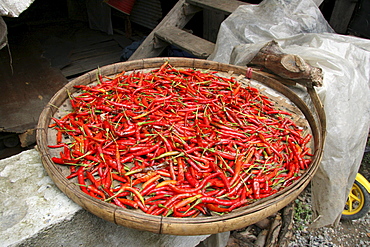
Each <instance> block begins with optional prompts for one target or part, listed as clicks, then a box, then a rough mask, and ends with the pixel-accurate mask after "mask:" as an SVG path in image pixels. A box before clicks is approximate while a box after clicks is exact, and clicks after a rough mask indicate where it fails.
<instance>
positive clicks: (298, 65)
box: [249, 40, 323, 87]
mask: <svg viewBox="0 0 370 247" xmlns="http://www.w3.org/2000/svg"><path fill="white" fill-rule="evenodd" d="M249 65H259V66H263V67H265V68H266V69H268V70H270V71H271V72H272V73H274V74H276V75H278V76H280V77H283V78H286V79H290V80H295V81H296V82H298V83H300V84H302V85H303V86H310V87H311V86H322V81H323V74H322V69H321V68H317V67H313V66H311V65H309V64H308V63H306V62H305V61H304V60H303V58H301V57H300V56H298V55H293V54H286V53H283V51H282V50H281V48H280V46H279V44H278V43H277V42H276V41H274V40H273V41H270V42H268V43H267V44H266V45H265V46H264V47H262V48H261V50H260V51H259V52H258V53H257V55H256V56H255V57H254V58H253V59H252V60H251V61H250V63H249Z"/></svg>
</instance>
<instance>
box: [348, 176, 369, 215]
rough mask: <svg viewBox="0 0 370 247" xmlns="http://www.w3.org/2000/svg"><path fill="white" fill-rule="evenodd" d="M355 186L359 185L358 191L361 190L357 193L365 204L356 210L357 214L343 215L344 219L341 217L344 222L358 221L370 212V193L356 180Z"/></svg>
mask: <svg viewBox="0 0 370 247" xmlns="http://www.w3.org/2000/svg"><path fill="white" fill-rule="evenodd" d="M355 185H357V188H356V189H357V190H359V191H357V192H358V193H359V194H360V195H361V197H362V199H363V201H364V203H363V205H362V207H361V209H356V213H353V214H351V213H347V214H342V217H341V219H342V220H357V219H359V218H362V217H364V216H365V215H366V214H367V212H369V210H370V194H369V192H367V190H366V189H365V187H364V186H363V185H362V184H360V183H359V182H358V181H357V180H355ZM355 185H354V186H355Z"/></svg>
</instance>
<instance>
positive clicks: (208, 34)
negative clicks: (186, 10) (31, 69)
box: [203, 9, 227, 43]
mask: <svg viewBox="0 0 370 247" xmlns="http://www.w3.org/2000/svg"><path fill="white" fill-rule="evenodd" d="M226 17H227V15H225V14H223V13H220V12H216V11H211V10H208V9H205V10H203V38H204V39H206V40H208V41H211V42H213V43H216V41H217V35H218V31H219V30H220V25H221V23H222V22H223V21H224V20H225V18H226Z"/></svg>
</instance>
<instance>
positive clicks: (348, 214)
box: [341, 173, 370, 220]
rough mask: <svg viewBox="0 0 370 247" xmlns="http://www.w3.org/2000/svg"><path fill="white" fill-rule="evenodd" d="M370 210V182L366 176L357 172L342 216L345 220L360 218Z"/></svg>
mask: <svg viewBox="0 0 370 247" xmlns="http://www.w3.org/2000/svg"><path fill="white" fill-rule="evenodd" d="M369 210H370V183H369V181H367V180H366V178H365V177H364V176H362V175H361V174H360V173H357V175H356V179H355V182H354V183H353V186H352V188H351V191H350V193H349V195H348V198H347V202H346V205H345V209H344V210H343V212H342V217H341V218H342V219H343V220H355V219H359V218H361V217H363V216H365V215H366V214H367V212H368V211H369Z"/></svg>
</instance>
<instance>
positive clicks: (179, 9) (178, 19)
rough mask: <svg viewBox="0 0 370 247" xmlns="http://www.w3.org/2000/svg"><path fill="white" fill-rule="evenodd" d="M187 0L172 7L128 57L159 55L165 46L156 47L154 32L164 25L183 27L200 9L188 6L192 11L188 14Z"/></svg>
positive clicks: (138, 57) (180, 0)
mask: <svg viewBox="0 0 370 247" xmlns="http://www.w3.org/2000/svg"><path fill="white" fill-rule="evenodd" d="M185 2H186V1H185V0H179V1H178V2H177V3H176V5H175V6H174V7H173V8H172V9H171V11H170V12H169V13H168V14H167V15H166V16H165V17H164V18H163V20H162V21H161V22H160V23H159V24H158V25H157V26H156V28H154V29H153V31H152V32H151V33H150V34H149V35H148V36H147V37H146V39H145V40H144V41H143V43H141V45H140V46H139V47H138V48H137V49H136V51H135V52H134V53H133V54H132V55H131V57H130V58H129V59H128V60H129V61H131V60H136V59H142V58H150V57H157V56H159V55H160V54H161V53H162V52H163V50H164V49H165V47H163V46H160V47H158V48H155V47H154V42H155V36H154V34H155V33H156V32H157V31H158V30H159V29H161V28H163V27H169V26H174V27H178V28H183V27H184V26H185V25H186V24H187V23H188V22H189V20H190V19H191V18H192V17H193V16H194V14H195V12H197V11H199V10H200V9H199V8H197V7H195V6H188V5H187V6H186V8H187V9H188V11H187V12H186V13H191V14H188V15H186V14H185V12H184V9H183V7H184V4H185ZM189 8H193V9H194V11H189Z"/></svg>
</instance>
